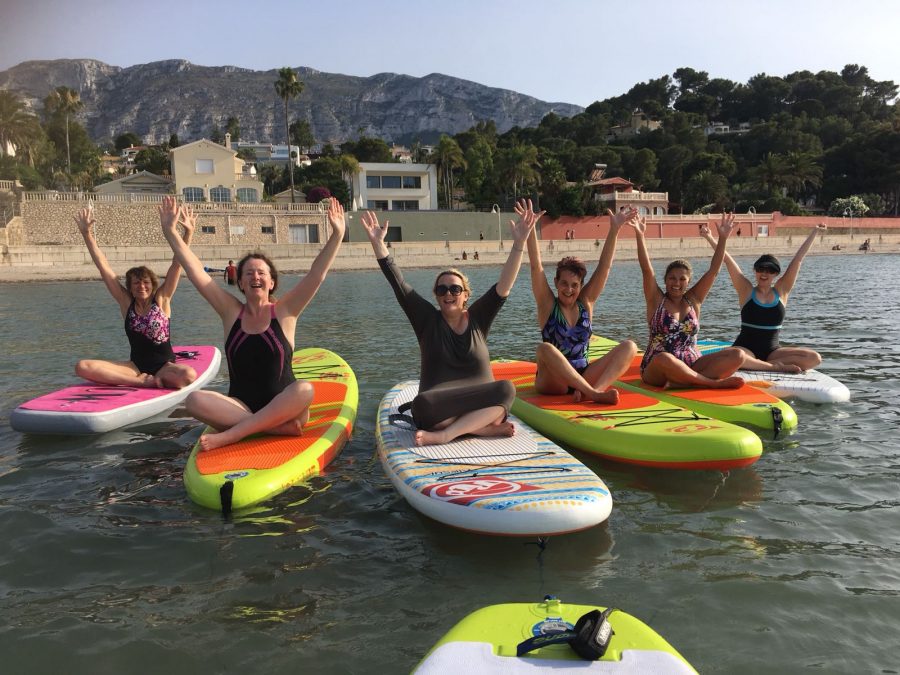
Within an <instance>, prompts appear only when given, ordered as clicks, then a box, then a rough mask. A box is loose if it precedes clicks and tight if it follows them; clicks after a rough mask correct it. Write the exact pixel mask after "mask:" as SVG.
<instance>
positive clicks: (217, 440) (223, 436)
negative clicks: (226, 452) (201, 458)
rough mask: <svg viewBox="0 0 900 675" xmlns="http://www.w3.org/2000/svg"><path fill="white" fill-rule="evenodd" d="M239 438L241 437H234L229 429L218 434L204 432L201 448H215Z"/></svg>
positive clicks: (201, 438)
mask: <svg viewBox="0 0 900 675" xmlns="http://www.w3.org/2000/svg"><path fill="white" fill-rule="evenodd" d="M239 440H240V439H239V438H235V439H232V438H231V436H230V435H229V433H228V432H227V431H222V432H220V433H218V434H203V435H202V436H201V437H200V450H215V449H216V448H221V447H222V446H223V445H228V444H229V443H234V442H236V441H239Z"/></svg>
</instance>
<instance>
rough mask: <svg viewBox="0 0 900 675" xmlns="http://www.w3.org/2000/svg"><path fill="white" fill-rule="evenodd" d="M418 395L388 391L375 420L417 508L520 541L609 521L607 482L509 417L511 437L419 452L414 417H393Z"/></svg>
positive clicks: (407, 385)
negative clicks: (416, 443)
mask: <svg viewBox="0 0 900 675" xmlns="http://www.w3.org/2000/svg"><path fill="white" fill-rule="evenodd" d="M418 391H419V384H418V381H415V380H413V381H407V382H401V383H400V384H398V385H397V386H396V387H394V388H393V389H391V390H390V391H388V392H387V394H385V396H384V398H383V399H382V401H381V404H380V406H379V408H378V420H377V422H376V434H377V438H378V456H379V458H380V459H381V463H382V465H383V466H384V470H385V473H387V475H388V477H389V478H390V479H391V483H393V485H394V487H395V488H396V489H397V491H398V492H399V493H400V494H401V495H402V496H403V497H404V499H406V501H408V502H409V503H410V505H411V506H412V507H413V508H415V509H416V510H418V511H421V512H422V513H424V514H425V515H426V516H429V517H430V518H433V519H435V520H437V521H440V522H442V523H445V524H447V525H452V526H454V527H458V528H461V529H463V530H469V531H473V532H481V533H485V534H505V535H520V536H542V535H551V534H562V533H566V532H575V531H577V530H583V529H586V528H588V527H592V526H594V525H597V524H598V523H602V522H603V521H604V520H606V519H607V517H609V513H610V511H611V510H612V497H611V496H610V494H609V490H608V489H607V487H606V485H604V483H603V481H602V480H600V479H599V478H598V477H597V476H596V475H595V474H594V473H593V472H592V471H591V470H590V469H588V468H587V467H586V466H585V465H584V464H582V463H581V462H579V461H578V460H577V459H575V458H574V457H573V456H572V455H570V454H569V453H567V452H566V451H565V450H563V449H562V448H560V447H559V446H558V445H556V444H555V443H553V442H552V441H550V440H548V439H546V438H544V437H543V436H541V435H540V434H539V433H537V432H536V431H534V430H533V429H531V428H530V427H529V426H527V425H526V424H524V423H523V422H522V421H521V420H519V419H516V418H515V417H513V416H512V415H510V418H509V419H510V421H511V422H512V423H513V424H515V425H516V433H515V435H514V436H511V437H508V438H501V437H494V438H478V437H474V436H466V437H463V438H458V439H456V440H455V441H452V442H451V443H447V444H445V445H429V446H424V447H417V446H416V445H415V437H414V434H415V428H414V427H413V426H412V424H411V418H407V419H408V421H403V420H400V419H398V418H396V417H393V416H395V415H399V410H398V408H399V407H400V406H401V405H402V404H404V403H406V402H408V401H412V399H413V398H415V396H416V394H417V393H418Z"/></svg>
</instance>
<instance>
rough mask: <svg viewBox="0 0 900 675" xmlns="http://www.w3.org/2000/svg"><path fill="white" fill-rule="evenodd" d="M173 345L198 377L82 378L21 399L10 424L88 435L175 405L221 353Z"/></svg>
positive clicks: (210, 371)
mask: <svg viewBox="0 0 900 675" xmlns="http://www.w3.org/2000/svg"><path fill="white" fill-rule="evenodd" d="M172 349H173V351H174V352H175V355H176V363H178V364H181V365H187V366H190V367H192V368H193V369H194V370H195V371H197V379H196V380H194V382H192V383H191V384H190V385H188V386H187V387H184V388H183V389H159V388H155V387H129V386H123V385H103V384H96V383H93V382H86V381H81V382H79V383H77V384H73V385H70V386H68V387H64V388H62V389H60V390H58V391H54V392H51V393H49V394H45V395H43V396H39V397H37V398H34V399H32V400H30V401H27V402H25V403H23V404H22V405H20V406H19V407H18V408H16V409H15V410H14V411H13V412H12V414H11V415H10V425H11V426H12V427H13V429H16V430H17V431H24V432H30V433H56V434H90V433H103V432H105V431H111V430H113V429H118V428H119V427H122V426H125V425H126V424H132V423H134V422H139V421H141V420H144V419H147V418H148V417H152V416H153V415H157V414H159V413H161V412H163V411H164V410H167V409H168V408H171V407H173V406H175V405H177V404H179V403H180V402H181V401H183V400H184V399H185V398H187V396H188V394H190V393H191V392H192V391H196V390H197V389H200V388H202V387H203V386H204V385H205V384H207V383H208V382H209V381H210V380H212V379H213V378H214V377H215V376H216V375H217V374H218V372H219V365H220V362H221V353H220V352H219V350H218V349H217V348H216V347H213V346H211V345H179V346H176V347H173V348H172Z"/></svg>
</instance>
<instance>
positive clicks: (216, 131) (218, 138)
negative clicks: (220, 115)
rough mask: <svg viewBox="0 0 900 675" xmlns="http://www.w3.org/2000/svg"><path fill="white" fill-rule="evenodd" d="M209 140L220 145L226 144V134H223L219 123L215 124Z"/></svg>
mask: <svg viewBox="0 0 900 675" xmlns="http://www.w3.org/2000/svg"><path fill="white" fill-rule="evenodd" d="M209 140H211V141H212V142H213V143H218V144H219V145H221V144H222V143H224V142H225V134H223V133H222V128H221V127H220V126H219V123H218V122H213V125H212V129H211V130H210V132H209Z"/></svg>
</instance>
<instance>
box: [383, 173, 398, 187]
mask: <svg viewBox="0 0 900 675" xmlns="http://www.w3.org/2000/svg"><path fill="white" fill-rule="evenodd" d="M400 184H401V183H400V176H382V177H381V187H382V188H384V189H385V190H399V189H400Z"/></svg>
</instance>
